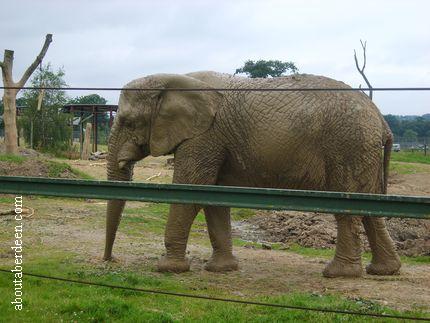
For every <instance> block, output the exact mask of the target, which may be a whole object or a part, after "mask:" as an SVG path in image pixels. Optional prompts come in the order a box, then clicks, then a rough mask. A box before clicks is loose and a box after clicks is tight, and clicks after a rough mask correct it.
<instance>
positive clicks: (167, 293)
mask: <svg viewBox="0 0 430 323" xmlns="http://www.w3.org/2000/svg"><path fill="white" fill-rule="evenodd" d="M0 272H4V273H9V274H13V273H12V272H11V271H10V270H6V269H0ZM22 274H23V275H24V276H32V277H37V278H43V279H50V280H57V281H62V282H68V283H74V284H82V285H90V286H98V287H108V288H112V289H122V290H128V291H135V292H141V293H149V294H158V295H167V296H177V297H187V298H194V299H204V300H208V301H220V302H228V303H238V304H246V305H257V306H267V307H277V308H284V309H291V310H302V311H313V312H322V313H333V314H345V315H359V316H371V317H378V318H392V319H400V320H417V321H430V317H428V318H426V317H412V316H402V315H392V314H379V313H368V312H358V311H345V310H336V309H328V308H315V307H305V306H295V305H284V304H274V303H263V302H254V301H247V300H238V299H228V298H220V297H211V296H204V295H192V294H185V293H175V292H167V291H160V290H152V289H146V288H134V287H125V286H118V285H111V284H103V283H95V282H90V281H82V280H75V279H69V278H63V277H53V276H47V275H41V274H34V273H28V272H23V273H22Z"/></svg>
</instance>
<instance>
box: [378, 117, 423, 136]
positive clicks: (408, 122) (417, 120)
mask: <svg viewBox="0 0 430 323" xmlns="http://www.w3.org/2000/svg"><path fill="white" fill-rule="evenodd" d="M384 118H385V120H386V121H387V123H388V124H389V126H390V128H391V131H392V132H393V134H394V138H395V139H398V138H404V139H409V140H411V141H414V140H416V139H417V138H424V137H427V138H430V113H427V114H424V115H422V116H396V115H392V114H387V115H385V116H384Z"/></svg>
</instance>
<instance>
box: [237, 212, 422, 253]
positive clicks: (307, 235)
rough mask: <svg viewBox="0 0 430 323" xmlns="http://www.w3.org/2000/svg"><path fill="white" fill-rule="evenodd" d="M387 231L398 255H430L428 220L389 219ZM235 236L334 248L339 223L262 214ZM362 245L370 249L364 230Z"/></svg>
mask: <svg viewBox="0 0 430 323" xmlns="http://www.w3.org/2000/svg"><path fill="white" fill-rule="evenodd" d="M386 222H387V228H388V231H389V233H390V235H391V237H392V238H393V240H394V242H395V244H396V247H397V250H398V251H399V254H401V255H405V256H430V223H428V221H426V220H411V219H394V218H393V219H387V220H386ZM233 227H234V230H235V232H236V235H238V236H239V237H241V238H242V239H243V240H248V241H253V242H260V243H264V242H266V243H267V242H269V243H283V244H285V245H287V246H288V245H291V244H298V245H300V246H302V247H311V248H318V249H319V248H323V249H334V248H335V246H336V232H337V230H336V221H335V219H334V216H332V215H328V214H321V213H305V212H295V211H288V212H284V211H275V212H273V211H272V212H268V211H261V212H259V213H257V215H256V216H255V217H253V218H251V219H247V220H245V221H240V222H236V223H234V224H233ZM361 237H362V244H363V247H364V249H365V250H367V251H368V250H370V248H369V244H368V241H367V239H366V236H365V233H364V228H362V230H361Z"/></svg>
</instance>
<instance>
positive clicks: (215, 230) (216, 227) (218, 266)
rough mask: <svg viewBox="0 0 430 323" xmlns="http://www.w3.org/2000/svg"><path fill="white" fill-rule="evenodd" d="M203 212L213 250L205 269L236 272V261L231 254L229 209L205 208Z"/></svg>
mask: <svg viewBox="0 0 430 323" xmlns="http://www.w3.org/2000/svg"><path fill="white" fill-rule="evenodd" d="M204 210H205V216H206V222H207V224H208V231H209V238H210V240H211V244H212V248H213V253H212V256H211V258H210V259H209V261H208V263H207V264H206V266H205V269H206V270H209V271H230V270H237V269H238V261H237V259H236V257H234V256H233V253H232V251H233V242H232V239H231V221H230V208H228V207H219V206H207V207H205V208H204Z"/></svg>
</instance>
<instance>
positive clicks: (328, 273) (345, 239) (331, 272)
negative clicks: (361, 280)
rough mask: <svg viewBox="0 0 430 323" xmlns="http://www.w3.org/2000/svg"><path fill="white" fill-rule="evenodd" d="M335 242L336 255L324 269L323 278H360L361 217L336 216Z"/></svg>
mask: <svg viewBox="0 0 430 323" xmlns="http://www.w3.org/2000/svg"><path fill="white" fill-rule="evenodd" d="M335 217H336V222H337V241H336V254H335V256H334V258H333V260H332V261H330V263H329V264H328V265H327V266H326V267H325V269H324V271H323V276H324V277H328V278H334V277H361V276H362V275H363V267H362V264H361V240H360V226H361V217H356V216H349V215H336V216H335Z"/></svg>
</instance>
